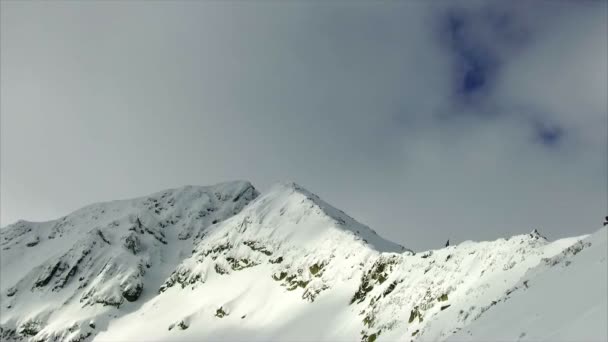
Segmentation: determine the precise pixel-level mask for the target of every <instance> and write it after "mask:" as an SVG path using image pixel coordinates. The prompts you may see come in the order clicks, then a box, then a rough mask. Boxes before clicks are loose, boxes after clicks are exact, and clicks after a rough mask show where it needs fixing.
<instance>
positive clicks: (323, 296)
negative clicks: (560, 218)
mask: <svg viewBox="0 0 608 342" xmlns="http://www.w3.org/2000/svg"><path fill="white" fill-rule="evenodd" d="M369 201H370V203H373V198H370V199H369ZM395 215H400V213H395ZM401 219H402V220H403V221H404V222H406V221H407V217H405V216H404V217H401ZM446 229H449V222H446ZM588 230H589V232H593V231H594V230H596V231H595V232H594V233H592V234H591V235H585V236H578V237H572V238H566V239H560V240H557V241H548V240H547V239H546V238H544V237H543V236H542V234H541V233H540V232H538V231H536V230H535V231H533V232H531V233H529V234H523V235H516V236H512V237H507V238H503V239H499V240H496V241H489V242H473V241H466V242H463V243H460V244H458V245H455V246H447V247H445V248H441V249H436V250H428V251H424V252H417V253H416V252H414V251H415V250H417V249H416V248H415V246H410V245H407V246H400V245H398V244H396V243H393V242H390V241H388V240H386V239H384V238H382V237H381V236H379V235H378V234H377V233H376V232H375V231H374V230H372V229H371V228H369V227H367V226H365V225H363V224H361V223H358V222H357V221H356V220H355V219H353V218H352V217H350V216H348V215H347V214H346V213H344V212H342V211H341V210H339V209H337V208H334V207H332V206H331V205H330V204H328V203H326V202H325V201H323V200H322V199H320V198H319V197H318V196H316V195H315V194H313V193H311V192H309V191H307V190H305V189H304V188H303V187H301V186H299V185H297V184H294V183H279V184H275V185H274V186H272V187H271V188H270V189H269V190H268V191H265V192H264V193H262V194H260V193H259V192H258V191H257V190H256V189H255V188H254V186H253V185H252V184H251V183H249V182H246V181H237V182H229V183H222V184H217V185H214V186H186V187H182V188H178V189H171V190H165V191H161V192H158V193H154V194H151V195H149V196H145V197H140V198H136V199H131V200H120V201H113V202H106V203H99V204H93V205H89V206H87V207H84V208H82V209H80V210H77V211H75V212H73V213H71V214H69V215H67V216H64V217H62V218H59V219H57V220H53V221H48V222H26V221H19V222H17V223H15V224H12V225H9V226H7V227H4V228H2V229H1V230H0V248H1V249H0V267H1V268H0V271H1V273H0V275H1V277H0V299H1V307H0V336H1V337H2V339H3V340H7V341H24V340H27V341H92V340H95V341H125V340H129V341H155V340H156V341H199V340H226V341H236V340H241V341H242V340H248V341H250V340H254V341H255V340H259V341H268V340H277V341H279V340H280V341H286V340H290V341H296V340H297V341H304V340H326V341H335V340H343V341H355V340H361V341H376V340H377V341H394V340H400V341H402V340H407V341H409V340H414V341H418V340H419V341H427V340H454V341H461V340H473V341H478V340H488V341H491V340H521V341H525V340H534V341H541V340H546V341H555V340H581V339H582V340H607V339H608V335H607V332H606V321H607V319H608V317H607V306H608V305H607V304H608V303H607V300H608V299H607V292H608V291H607V290H608V288H607V281H608V280H607V276H608V274H607V268H606V263H607V260H606V259H607V255H606V253H607V244H606V237H607V231H606V228H602V229H600V230H597V228H596V227H589V229H588Z"/></svg>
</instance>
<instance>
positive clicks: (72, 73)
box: [0, 0, 608, 250]
mask: <svg viewBox="0 0 608 342" xmlns="http://www.w3.org/2000/svg"><path fill="white" fill-rule="evenodd" d="M607 22H608V8H607V2H606V1H559V0H556V1H534V2H532V1H508V2H506V1H504V2H494V1H479V2H476V1H473V0H467V1H464V2H460V3H458V2H453V1H439V0H437V1H416V0H404V1H397V2H388V1H387V2H384V1H380V2H373V3H372V2H362V1H357V2H352V3H348V2H344V1H330V2H321V1H310V2H304V1H302V2H299V1H287V2H279V1H228V2H219V1H218V2H216V1H200V2H197V1H185V2H177V1H176V2H173V1H157V2H146V3H144V2H137V1H110V2H101V1H98V2H84V1H82V2H81V1H66V2H58V1H55V2H50V3H49V2H37V1H28V2H12V1H2V5H1V27H0V28H1V31H0V38H1V39H0V41H1V46H0V48H1V49H0V54H1V55H0V66H1V72H0V95H1V96H0V100H1V101H0V113H1V118H0V129H1V131H0V133H1V135H0V143H1V144H0V152H1V154H0V158H1V159H0V186H1V192H0V194H1V202H0V213H1V224H2V225H3V226H4V225H6V224H9V223H12V222H14V221H16V220H17V219H21V218H23V219H27V220H48V219H53V218H57V217H59V216H61V215H64V214H67V213H69V212H70V211H73V210H75V209H77V208H79V207H81V206H83V205H86V204H89V203H92V202H98V201H103V200H111V199H119V198H128V197H134V196H140V195H145V194H148V193H151V192H155V191H158V190H161V189H164V188H171V187H177V186H181V185H186V184H196V185H208V184H213V183H217V182H221V181H227V180H234V179H247V180H250V181H251V182H253V183H254V185H255V186H256V187H257V188H258V189H260V190H261V191H263V190H264V189H267V188H268V187H269V186H270V185H271V184H272V183H274V182H277V181H285V180H292V181H295V182H297V183H299V184H301V185H302V186H304V187H305V188H308V189H309V190H310V191H312V192H315V193H317V194H318V195H319V196H321V197H322V198H324V199H325V200H326V201H327V202H329V203H332V204H333V205H334V206H336V207H338V208H340V209H343V210H344V211H346V212H347V213H349V214H350V215H351V216H353V217H355V218H356V219H358V220H359V221H361V222H363V223H366V224H368V225H370V226H371V227H372V228H374V229H375V230H377V231H378V232H379V233H380V234H382V235H384V236H385V237H387V238H390V239H393V240H396V241H398V242H400V243H402V244H404V245H406V246H408V247H410V248H413V249H415V250H421V249H426V248H434V247H438V246H442V245H443V243H445V240H446V239H447V238H450V239H452V241H454V242H458V241H463V240H468V239H473V240H482V239H494V238H498V237H506V236H509V235H512V234H516V233H522V232H529V231H531V230H532V229H534V228H538V229H539V230H540V231H541V233H543V234H544V235H546V236H547V237H549V238H552V239H554V238H559V237H563V236H572V235H576V234H584V233H589V232H592V231H594V230H595V229H598V228H599V227H600V225H601V221H602V219H603V216H605V215H606V214H608V204H607V199H606V194H607V191H608V190H607V181H606V175H607V171H608V170H607V163H608V162H607V152H608V151H607V129H608V122H607V121H608V115H607V111H608V108H607V107H608V99H607V96H608V95H607V94H608V85H607V83H608V76H607V75H608V68H607V60H608V47H607V44H608V43H607V41H608V37H607V31H608V24H607Z"/></svg>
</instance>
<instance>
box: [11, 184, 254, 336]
mask: <svg viewBox="0 0 608 342" xmlns="http://www.w3.org/2000/svg"><path fill="white" fill-rule="evenodd" d="M257 195H258V193H257V191H256V190H255V189H254V188H253V186H252V185H251V184H250V183H248V182H231V183H223V184H218V185H215V186H210V187H194V186H187V187H183V188H179V189H173V190H166V191H162V192H159V193H155V194H152V195H150V196H147V197H142V198H137V199H132V200H121V201H113V202H108V203H100V204H94V205H90V206H88V207H85V208H82V209H80V210H78V211H76V212H74V213H72V214H70V215H68V216H65V217H63V218H61V219H59V220H55V221H49V222H43V223H30V222H25V221H20V222H17V223H16V224H14V225H11V226H8V227H6V228H3V229H2V230H0V248H1V249H0V260H1V264H0V267H1V270H2V274H1V275H2V276H1V277H0V279H1V281H0V285H1V292H0V295H1V296H2V297H1V298H2V307H1V308H0V310H1V311H0V313H1V318H0V327H1V328H2V332H1V335H2V337H3V338H5V339H17V338H24V337H31V338H32V339H35V340H45V339H49V340H50V339H57V340H70V339H74V340H76V339H81V338H85V337H86V336H91V335H94V334H95V333H96V332H97V331H98V330H99V329H103V328H104V326H105V325H107V322H108V321H109V320H110V319H112V318H115V317H117V316H120V315H122V314H124V313H126V312H129V311H133V310H136V309H137V308H138V307H139V306H140V305H141V303H142V302H144V301H146V300H148V299H150V298H152V297H153V296H155V295H156V294H157V291H158V287H159V286H160V284H162V283H163V282H164V281H165V280H166V278H167V277H168V276H169V274H170V273H171V271H172V270H174V269H175V267H176V266H177V265H178V264H179V262H181V261H182V260H183V259H184V258H186V257H188V256H189V255H191V253H192V247H193V242H194V241H195V240H197V238H200V235H201V234H202V233H203V232H204V231H205V229H206V228H207V227H209V226H212V225H214V224H217V223H219V222H221V221H223V220H225V219H227V218H229V217H230V216H232V215H235V214H237V213H238V212H239V211H240V210H242V208H243V207H245V206H246V205H247V204H248V203H249V202H250V201H251V200H253V199H254V198H255V197H257Z"/></svg>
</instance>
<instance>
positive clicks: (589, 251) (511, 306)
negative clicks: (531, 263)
mask: <svg viewBox="0 0 608 342" xmlns="http://www.w3.org/2000/svg"><path fill="white" fill-rule="evenodd" d="M606 237H607V230H606V228H605V227H604V228H603V229H601V230H599V231H598V232H596V233H595V234H593V235H591V236H589V237H588V238H586V239H584V240H582V241H579V242H577V243H576V244H574V245H572V246H571V247H569V248H567V249H566V250H564V251H563V252H562V253H560V254H558V255H556V256H555V257H553V258H549V259H546V260H543V262H542V263H541V264H540V265H538V266H537V267H535V268H533V269H531V270H529V271H528V272H527V273H526V274H525V275H524V277H523V278H522V280H521V281H519V282H518V284H517V285H516V286H515V287H513V289H512V290H511V291H509V292H510V293H509V294H505V295H504V296H502V297H501V298H500V299H499V303H498V304H497V305H496V306H494V307H493V308H492V309H491V310H489V311H488V313H487V314H485V315H483V316H482V317H481V318H480V319H479V320H477V321H475V322H474V323H473V324H471V325H470V326H468V327H467V328H466V329H464V330H462V331H460V332H459V333H458V334H456V335H454V336H452V337H451V338H450V340H453V341H515V340H517V341H607V340H608V300H607V296H606V293H608V286H607V283H608V280H607V279H608V265H607V264H606V263H607V261H606V259H607V258H608V255H607V253H608V245H607V244H606Z"/></svg>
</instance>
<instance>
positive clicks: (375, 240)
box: [251, 182, 411, 253]
mask: <svg viewBox="0 0 608 342" xmlns="http://www.w3.org/2000/svg"><path fill="white" fill-rule="evenodd" d="M258 202H259V205H263V206H264V207H266V208H270V206H271V205H270V203H272V206H275V209H277V210H278V211H279V216H283V215H284V214H285V212H286V211H287V210H288V209H289V210H290V211H291V212H292V215H295V216H298V215H322V216H324V217H326V218H327V219H329V220H328V221H329V222H328V223H330V224H328V225H327V226H325V227H323V229H326V228H335V229H340V230H343V231H346V232H350V233H352V234H354V235H355V236H357V237H359V238H361V239H362V240H363V242H365V243H366V244H368V245H370V246H371V247H373V248H374V249H376V250H378V251H381V252H396V253H401V252H404V251H410V252H411V250H409V249H406V248H405V247H403V246H401V245H399V244H396V243H394V242H391V241H388V240H386V239H384V238H382V237H381V236H379V235H378V234H377V233H376V231H374V230H373V229H371V228H369V227H368V226H366V225H364V224H362V223H360V222H358V221H357V220H355V219H354V218H352V217H351V216H349V215H347V214H346V213H345V212H343V211H342V210H340V209H337V208H335V207H333V206H332V205H330V204H329V203H327V202H325V201H324V200H322V199H321V198H320V197H319V196H317V195H316V194H314V193H313V192H311V191H309V190H307V189H306V188H304V187H303V186H301V185H299V184H297V183H294V182H280V183H276V184H275V185H273V186H272V187H271V188H270V190H269V191H268V192H267V193H266V194H264V195H262V196H260V198H259V201H253V202H252V203H251V207H255V206H256V204H257V203H258ZM311 233H312V232H311ZM317 233H319V232H317Z"/></svg>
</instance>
